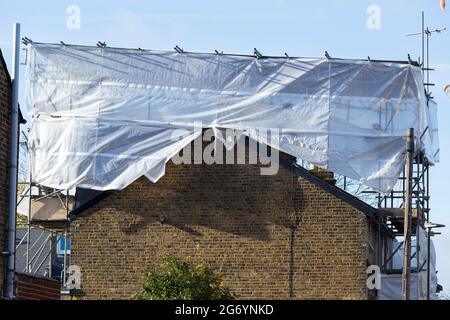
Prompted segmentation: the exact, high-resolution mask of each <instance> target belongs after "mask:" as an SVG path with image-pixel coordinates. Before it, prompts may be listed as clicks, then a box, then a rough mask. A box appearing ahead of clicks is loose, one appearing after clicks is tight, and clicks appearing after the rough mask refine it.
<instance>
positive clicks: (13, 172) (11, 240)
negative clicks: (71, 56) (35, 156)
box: [5, 23, 20, 299]
mask: <svg viewBox="0 0 450 320" xmlns="http://www.w3.org/2000/svg"><path fill="white" fill-rule="evenodd" d="M19 59H20V24H19V23H15V24H14V34H13V51H12V73H11V77H12V79H11V80H12V87H11V135H10V155H9V156H10V163H9V190H8V192H9V199H8V262H7V271H6V292H5V296H6V298H8V299H13V298H14V278H15V269H16V267H15V263H16V262H15V260H16V212H17V208H16V206H17V159H18V150H17V149H18V148H19V65H20V60H19Z"/></svg>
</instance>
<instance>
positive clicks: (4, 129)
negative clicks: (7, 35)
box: [0, 51, 11, 290]
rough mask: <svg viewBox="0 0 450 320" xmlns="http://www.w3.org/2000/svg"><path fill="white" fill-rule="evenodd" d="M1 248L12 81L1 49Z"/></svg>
mask: <svg viewBox="0 0 450 320" xmlns="http://www.w3.org/2000/svg"><path fill="white" fill-rule="evenodd" d="M0 60H1V61H0V249H1V251H4V250H5V249H6V228H7V226H6V225H7V212H8V206H7V204H8V203H7V199H8V172H9V171H8V168H9V166H8V164H9V132H10V99H11V82H10V78H9V75H8V73H7V72H8V71H7V70H6V68H5V64H4V63H3V57H2V55H1V51H0ZM5 273H6V256H4V255H1V256H0V289H2V290H4V280H5Z"/></svg>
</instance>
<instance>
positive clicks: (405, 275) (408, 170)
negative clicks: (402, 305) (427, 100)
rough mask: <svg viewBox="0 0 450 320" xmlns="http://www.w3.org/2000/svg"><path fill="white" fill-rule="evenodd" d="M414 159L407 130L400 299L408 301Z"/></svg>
mask: <svg viewBox="0 0 450 320" xmlns="http://www.w3.org/2000/svg"><path fill="white" fill-rule="evenodd" d="M413 157H414V129H413V128H408V130H407V135H406V166H405V174H406V190H405V214H404V218H405V220H404V228H403V229H404V230H403V237H404V239H403V240H404V241H403V248H404V250H403V272H402V299H403V300H409V294H410V268H411V217H412V169H413Z"/></svg>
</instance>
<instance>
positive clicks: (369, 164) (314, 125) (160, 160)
mask: <svg viewBox="0 0 450 320" xmlns="http://www.w3.org/2000/svg"><path fill="white" fill-rule="evenodd" d="M28 60H29V62H28V63H29V69H28V70H29V71H28V89H27V105H28V107H29V114H30V116H31V117H32V119H33V121H32V125H31V132H30V139H29V144H30V150H31V155H30V156H31V159H30V160H31V165H32V171H33V179H34V180H35V181H36V182H38V183H40V184H43V185H46V186H49V187H54V188H58V189H66V188H71V187H74V186H79V187H84V188H91V189H97V190H106V189H122V188H124V187H126V186H127V185H129V184H130V183H131V182H133V181H134V180H136V179H137V178H139V177H140V176H142V175H146V176H147V177H148V178H149V179H150V180H151V181H154V182H155V181H157V180H158V179H159V178H160V177H161V176H162V175H163V174H164V167H165V163H166V162H167V161H168V160H169V159H170V158H171V157H172V156H173V155H175V154H177V153H178V152H179V151H180V150H181V149H182V148H183V147H184V146H186V145H187V144H189V143H190V142H192V141H193V140H194V139H195V138H197V137H198V136H199V135H200V134H201V130H200V131H198V130H195V129H194V126H195V124H196V125H197V126H198V123H201V127H203V128H213V129H215V132H219V131H220V130H219V129H227V128H231V129H237V130H240V131H241V132H242V133H243V134H245V135H251V134H250V133H251V132H254V130H267V129H272V131H273V132H275V133H273V134H272V138H274V137H275V138H276V139H274V141H275V142H274V141H272V140H270V141H267V140H268V139H265V138H264V135H260V136H254V138H255V139H257V140H259V142H263V143H267V144H269V145H272V146H274V147H276V148H278V149H279V150H281V151H283V152H286V153H288V154H291V155H292V156H295V157H296V158H297V159H302V160H305V161H307V162H310V163H312V164H314V165H317V166H319V167H324V168H328V169H330V170H332V171H334V172H336V173H339V174H342V175H345V176H348V177H350V178H353V179H355V180H358V181H360V182H361V183H363V184H365V185H367V186H369V187H372V188H374V189H377V190H380V191H388V190H390V189H391V188H392V187H393V186H394V184H395V183H396V180H397V179H398V176H399V173H400V171H401V170H402V168H403V165H404V162H405V154H404V150H405V141H404V139H403V137H404V135H405V133H406V129H407V128H409V127H413V128H415V132H416V137H417V138H419V137H421V141H422V143H420V142H419V139H417V141H418V147H420V148H422V149H423V150H424V152H425V153H426V155H427V157H428V159H429V160H430V161H431V162H436V161H437V160H438V159H437V120H436V112H435V111H436V108H435V107H433V108H429V107H428V106H427V103H426V100H427V99H426V97H425V94H424V88H423V84H422V74H421V70H420V67H417V66H413V65H410V64H407V63H397V62H377V61H363V60H341V59H331V60H328V59H322V58H261V59H257V58H254V57H249V56H238V55H220V54H201V53H195V54H194V53H176V52H162V51H146V50H130V49H117V48H99V47H86V46H72V45H71V46H66V45H55V44H37V43H33V44H29V45H28ZM266 137H267V136H266ZM419 144H420V145H419Z"/></svg>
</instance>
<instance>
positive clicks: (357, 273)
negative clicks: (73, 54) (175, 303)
mask: <svg viewBox="0 0 450 320" xmlns="http://www.w3.org/2000/svg"><path fill="white" fill-rule="evenodd" d="M161 216H166V217H167V221H166V223H165V224H161V223H160V217H161ZM70 231H71V239H72V250H71V254H72V257H71V259H72V264H75V265H78V266H80V267H81V275H82V276H81V277H82V278H81V283H82V290H81V292H82V295H83V297H84V298H86V299H131V298H133V296H134V295H135V294H136V293H137V292H138V290H139V289H140V285H141V281H142V275H143V272H144V270H145V269H146V268H149V267H151V266H154V265H157V264H158V263H159V260H160V258H161V256H162V255H164V254H173V255H176V256H178V257H180V258H182V257H186V256H190V257H192V258H193V260H194V262H206V263H208V264H209V265H211V266H212V267H213V268H222V270H223V273H224V277H225V282H226V284H227V285H229V286H230V287H231V288H232V289H233V291H234V292H235V293H237V294H238V295H239V296H240V298H244V299H247V298H250V299H252V298H258V299H261V298H267V299H288V298H294V299H366V298H367V291H366V287H365V281H366V275H365V269H366V264H367V258H368V245H367V243H368V222H367V218H366V216H365V215H364V214H363V213H361V212H359V211H358V210H356V209H355V208H353V207H352V206H350V205H348V204H347V203H344V202H342V201H341V200H339V199H337V198H335V197H334V196H333V195H331V194H329V193H327V192H325V191H323V190H322V189H319V188H317V187H316V186H315V185H313V184H311V183H310V182H308V181H306V180H304V179H301V178H300V179H299V178H298V177H294V176H293V174H292V173H291V172H290V171H288V170H287V169H285V168H281V167H280V170H279V173H278V174H277V175H275V176H261V175H260V168H259V167H258V166H257V165H173V164H172V163H171V162H169V164H168V165H167V168H166V175H165V176H164V177H163V178H161V180H160V181H158V183H156V184H153V183H151V182H149V181H148V180H147V179H146V178H140V179H138V180H137V181H135V182H134V183H133V184H131V185H130V186H129V187H127V188H126V189H124V190H122V191H117V192H115V193H114V194H113V195H111V196H109V197H108V198H106V199H104V200H102V201H101V202H99V203H97V204H96V205H94V206H93V207H91V208H90V209H88V211H86V212H84V213H83V214H81V215H80V216H79V217H78V218H77V219H76V220H75V221H73V222H72V223H71V230H70Z"/></svg>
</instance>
